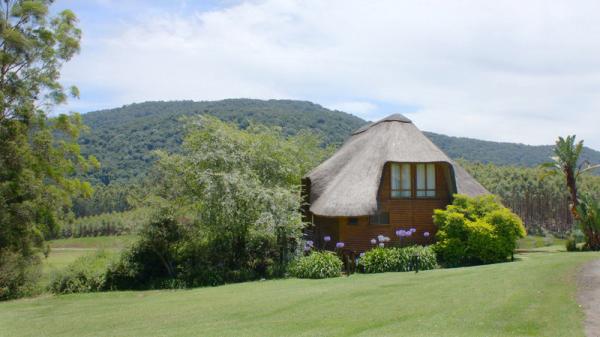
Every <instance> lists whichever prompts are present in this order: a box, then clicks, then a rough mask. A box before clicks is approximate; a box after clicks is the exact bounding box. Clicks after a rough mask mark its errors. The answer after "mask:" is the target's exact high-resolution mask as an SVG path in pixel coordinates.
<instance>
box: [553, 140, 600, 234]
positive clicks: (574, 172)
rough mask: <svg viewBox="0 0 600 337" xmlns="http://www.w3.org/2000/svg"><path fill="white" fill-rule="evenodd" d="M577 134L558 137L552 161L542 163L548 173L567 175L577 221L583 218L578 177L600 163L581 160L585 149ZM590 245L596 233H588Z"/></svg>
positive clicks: (566, 178) (573, 212) (572, 210)
mask: <svg viewBox="0 0 600 337" xmlns="http://www.w3.org/2000/svg"><path fill="white" fill-rule="evenodd" d="M575 138H576V136H575V135H573V136H567V137H566V138H563V137H558V140H557V141H556V145H555V146H554V156H553V157H552V162H549V163H544V164H542V166H543V167H545V168H546V169H548V170H547V173H548V174H556V173H562V174H563V175H564V177H565V180H566V183H567V188H568V189H569V196H570V197H571V214H573V218H574V219H575V220H576V221H578V222H579V221H580V220H581V216H580V215H581V214H580V212H579V210H580V208H579V207H578V206H579V204H580V199H579V195H578V191H577V178H579V176H580V175H581V174H582V173H585V172H588V171H590V170H593V169H595V168H598V167H600V165H590V163H589V162H587V161H581V160H580V156H581V152H582V151H583V140H580V141H579V142H577V143H576V142H575ZM586 236H587V240H588V245H589V244H590V240H594V237H595V235H594V233H591V232H590V233H586Z"/></svg>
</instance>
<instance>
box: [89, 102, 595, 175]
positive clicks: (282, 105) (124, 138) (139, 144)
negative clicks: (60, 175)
mask: <svg viewBox="0 0 600 337" xmlns="http://www.w3.org/2000/svg"><path fill="white" fill-rule="evenodd" d="M197 114H209V115H213V116H216V117H218V118H220V119H222V120H224V121H228V122H232V123H236V124H237V125H238V126H240V127H242V128H245V127H247V126H248V125H249V124H250V123H261V124H266V125H271V126H278V127H281V129H282V132H283V134H284V135H291V134H295V133H296V132H298V131H300V130H303V129H309V130H312V131H313V132H316V133H319V134H320V135H322V136H323V140H324V144H333V145H340V144H341V143H343V141H344V140H345V139H346V138H347V137H348V136H349V135H350V134H351V133H352V131H354V130H356V129H358V128H359V127H361V126H363V125H365V124H367V123H368V122H367V121H365V120H363V119H361V118H359V117H357V116H354V115H351V114H348V113H345V112H343V111H339V110H330V109H327V108H324V107H322V106H321V105H319V104H315V103H312V102H309V101H297V100H274V99H273V100H258V99H226V100H220V101H190V100H186V101H150V102H143V103H133V104H128V105H124V106H122V107H118V108H113V109H104V110H98V111H92V112H88V113H85V114H83V115H82V117H83V121H84V123H85V124H86V125H87V126H88V127H89V129H90V131H89V132H88V133H85V134H84V135H82V137H81V138H80V144H81V147H82V153H83V154H85V155H89V154H93V155H95V156H97V157H98V159H99V160H100V163H101V164H102V168H101V169H100V170H99V171H97V172H94V173H92V174H91V175H89V176H88V177H89V178H90V180H91V181H92V182H93V183H102V184H109V183H111V182H121V183H122V182H128V181H131V180H133V179H138V178H140V177H143V176H144V175H145V174H146V173H147V172H148V170H149V168H150V167H151V165H152V162H153V161H154V156H153V154H152V151H153V150H156V149H165V150H167V151H177V149H178V147H179V145H180V144H181V141H182V139H183V125H182V123H181V121H180V120H181V118H182V117H186V116H192V115H197ZM425 134H426V135H427V136H428V137H429V138H430V139H431V140H432V141H433V142H434V143H435V144H436V145H437V146H439V147H440V148H441V149H442V150H443V151H444V152H446V154H448V156H450V157H451V158H454V159H459V158H461V159H466V160H469V161H476V162H482V163H493V164H497V165H513V166H526V167H532V166H535V165H539V164H540V163H542V162H545V161H548V160H549V159H550V155H551V153H552V145H526V144H518V143H508V142H494V141H487V140H478V139H473V138H466V137H455V136H446V135H442V134H437V133H432V132H425ZM583 157H584V159H587V160H589V161H591V162H593V163H598V162H600V152H599V151H595V150H593V149H590V148H586V149H585V150H584V154H583Z"/></svg>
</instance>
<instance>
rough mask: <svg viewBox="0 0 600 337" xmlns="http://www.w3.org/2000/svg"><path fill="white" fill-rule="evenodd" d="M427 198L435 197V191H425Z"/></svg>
mask: <svg viewBox="0 0 600 337" xmlns="http://www.w3.org/2000/svg"><path fill="white" fill-rule="evenodd" d="M427 196H428V197H435V190H428V191H427Z"/></svg>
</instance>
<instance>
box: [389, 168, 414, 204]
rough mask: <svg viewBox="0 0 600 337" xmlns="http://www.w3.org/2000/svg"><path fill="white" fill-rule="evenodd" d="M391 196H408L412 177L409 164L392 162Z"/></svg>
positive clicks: (410, 191) (410, 192)
mask: <svg viewBox="0 0 600 337" xmlns="http://www.w3.org/2000/svg"><path fill="white" fill-rule="evenodd" d="M391 168H392V198H410V197H411V196H412V179H411V174H410V164H399V163H392V164H391Z"/></svg>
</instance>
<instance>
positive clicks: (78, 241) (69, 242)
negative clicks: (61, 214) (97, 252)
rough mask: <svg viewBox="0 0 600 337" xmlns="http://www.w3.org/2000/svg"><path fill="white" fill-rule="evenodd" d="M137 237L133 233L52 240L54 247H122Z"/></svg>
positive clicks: (51, 243) (51, 244)
mask: <svg viewBox="0 0 600 337" xmlns="http://www.w3.org/2000/svg"><path fill="white" fill-rule="evenodd" d="M134 239H135V236H133V235H121V236H95V237H84V238H69V239H59V240H52V241H50V247H52V248H53V249H54V248H88V249H100V248H104V249H122V248H123V247H125V246H127V245H128V244H129V243H131V242H132V241H133V240H134Z"/></svg>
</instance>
